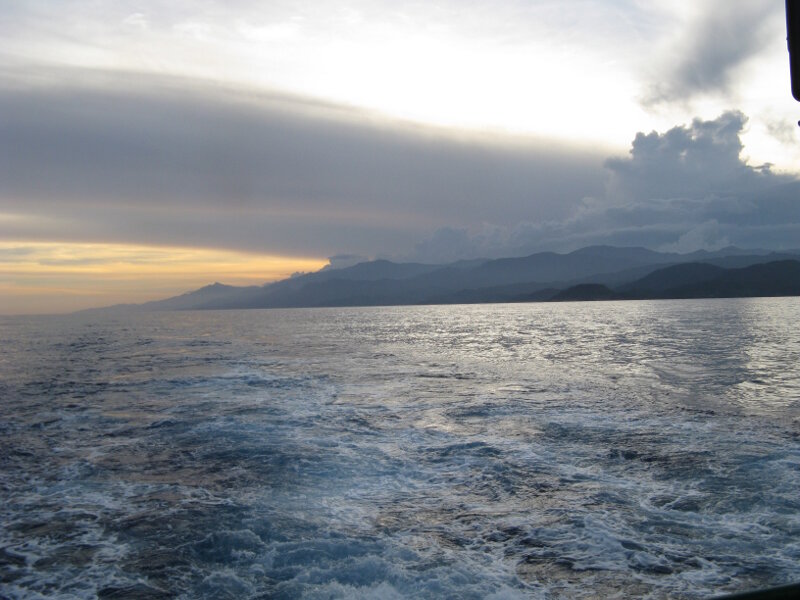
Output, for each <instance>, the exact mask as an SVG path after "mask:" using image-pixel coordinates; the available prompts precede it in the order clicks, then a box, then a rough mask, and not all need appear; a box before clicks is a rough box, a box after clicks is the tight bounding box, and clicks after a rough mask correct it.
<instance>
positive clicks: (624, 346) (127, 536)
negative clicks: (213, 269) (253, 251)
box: [0, 299, 800, 599]
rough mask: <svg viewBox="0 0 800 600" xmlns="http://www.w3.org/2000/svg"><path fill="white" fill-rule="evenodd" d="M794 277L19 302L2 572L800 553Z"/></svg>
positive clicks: (30, 574)
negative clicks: (487, 292)
mask: <svg viewBox="0 0 800 600" xmlns="http://www.w3.org/2000/svg"><path fill="white" fill-rule="evenodd" d="M798 322H800V300H798V299H753V300H714V301H675V302H673V301H656V302H601V303H581V304H572V303H565V304H530V305H483V306H437V307H427V306H426V307H396V308H368V309H365V308H347V309H314V310H273V311H228V312H185V313H162V314H138V315H132V316H129V317H124V318H123V317H119V316H107V317H102V318H89V317H87V316H72V317H37V318H8V319H3V320H0V401H1V402H2V414H1V415H0V596H3V597H9V598H31V597H33V598H36V597H39V598H50V597H52V598H55V597H58V598H94V597H100V598H168V597H176V596H177V597H185V598H203V597H205V598H389V599H391V598H476V599H477V598H497V599H501V598H503V599H505V598H548V599H550V598H613V597H618V598H626V597H647V598H705V597H708V596H709V595H712V594H715V593H722V592H726V591H735V590H744V589H750V588H756V587H762V586H766V585H778V584H782V583H788V582H792V581H799V580H800V370H798V368H797V365H799V364H800V328H798V327H796V323H798Z"/></svg>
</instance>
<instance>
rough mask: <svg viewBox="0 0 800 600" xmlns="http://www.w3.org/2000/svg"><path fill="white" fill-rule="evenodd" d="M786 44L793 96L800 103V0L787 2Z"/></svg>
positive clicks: (788, 0)
mask: <svg viewBox="0 0 800 600" xmlns="http://www.w3.org/2000/svg"><path fill="white" fill-rule="evenodd" d="M786 43H787V45H788V46H789V68H790V70H791V74H792V96H794V99H795V100H797V101H798V102H800V0H786Z"/></svg>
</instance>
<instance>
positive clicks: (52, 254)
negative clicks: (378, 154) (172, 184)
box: [0, 242, 328, 314]
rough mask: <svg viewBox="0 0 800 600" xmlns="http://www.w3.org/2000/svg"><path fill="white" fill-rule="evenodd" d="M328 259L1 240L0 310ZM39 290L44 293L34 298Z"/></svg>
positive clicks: (247, 277)
mask: <svg viewBox="0 0 800 600" xmlns="http://www.w3.org/2000/svg"><path fill="white" fill-rule="evenodd" d="M327 262H328V261H327V260H324V259H315V258H302V257H286V256H264V255H258V254H247V253H243V252H232V251H226V250H214V249H208V248H169V247H158V246H134V245H126V244H79V243H59V242H18V243H10V242H2V243H0V298H2V303H0V314H23V313H29V312H41V311H42V310H43V309H44V308H45V307H47V310H52V311H53V312H66V311H70V310H77V309H81V308H88V307H92V306H106V305H109V304H114V303H123V302H126V303H127V302H145V301H148V300H154V299H159V298H164V297H166V296H169V295H175V294H180V293H183V292H187V291H190V290H193V289H196V288H198V287H200V286H203V285H206V284H209V283H211V282H213V281H219V282H222V283H225V284H229V285H261V284H263V283H266V282H269V281H275V280H278V279H284V278H286V277H288V276H290V275H291V274H292V273H294V272H298V271H317V270H319V269H321V268H322V267H323V266H325V264H327ZM43 296H46V297H47V299H46V300H40V298H41V297H43ZM54 298H57V299H58V304H57V305H56V306H54V305H53V299H54Z"/></svg>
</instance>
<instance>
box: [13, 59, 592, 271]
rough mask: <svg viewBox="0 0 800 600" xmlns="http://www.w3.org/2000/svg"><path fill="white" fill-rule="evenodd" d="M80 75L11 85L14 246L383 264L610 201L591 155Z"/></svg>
mask: <svg viewBox="0 0 800 600" xmlns="http://www.w3.org/2000/svg"><path fill="white" fill-rule="evenodd" d="M74 75H76V76H77V77H78V81H82V83H77V84H76V83H63V82H62V83H59V84H55V83H53V82H52V81H50V82H49V83H48V84H20V83H19V82H18V81H17V80H14V79H13V78H10V77H6V78H5V80H0V136H2V139H3V143H2V144H1V145H0V213H8V214H16V215H23V216H25V217H26V218H25V219H22V220H19V219H18V220H11V221H0V235H2V234H4V235H5V236H8V237H32V238H38V239H77V240H86V239H95V240H103V241H126V242H143V243H161V244H164V243H167V244H182V245H187V244H188V245H202V246H215V247H227V248H237V249H245V250H257V251H264V252H278V253H298V252H301V253H305V254H315V255H319V254H320V253H324V254H325V255H329V254H333V253H336V252H342V251H344V252H357V253H369V254H374V253H376V252H381V251H396V250H398V249H400V248H407V247H409V246H410V245H411V243H412V242H413V240H415V239H420V237H421V236H423V235H425V234H427V233H429V232H430V231H433V230H434V229H435V228H436V226H437V225H445V224H459V225H461V226H468V227H469V226H474V225H475V224H479V223H482V222H492V223H499V224H503V225H509V224H511V223H514V222H519V221H526V220H535V219H558V218H563V217H564V216H566V215H567V214H569V212H570V210H571V209H572V208H573V207H574V206H575V205H576V203H577V202H579V201H580V199H581V198H582V197H584V196H587V195H592V194H596V193H598V191H599V190H600V189H601V188H602V176H603V175H602V159H601V157H600V156H599V155H598V154H593V153H591V152H588V151H575V150H574V149H566V148H561V149H559V148H556V147H553V146H552V145H549V146H548V145H545V144H544V143H531V142H528V141H521V140H519V139H513V138H500V137H497V136H488V135H487V136H477V135H475V136H471V137H458V136H456V135H453V134H451V133H446V132H444V131H439V130H435V129H425V128H422V127H418V126H410V125H404V124H401V123H397V122H390V121H387V120H382V119H380V118H378V117H376V116H374V115H370V114H367V113H363V112H359V111H356V110H354V109H353V110H351V109H346V108H342V107H338V106H333V105H328V104H325V103H322V102H313V101H308V100H303V99H300V98H293V97H288V96H278V95H273V96H255V95H247V94H245V93H241V92H240V93H233V92H228V91H225V90H221V89H215V88H214V87H212V86H208V85H202V84H199V83H197V82H188V81H178V80H174V79H173V80H169V79H158V78H152V77H149V78H148V77H144V76H133V75H130V76H125V77H123V76H122V75H112V76H106V77H104V78H103V77H101V78H99V79H96V78H95V79H91V80H89V76H88V75H86V74H84V73H81V72H76V73H74ZM61 77H62V81H63V75H62V76H61ZM92 77H96V76H92ZM26 80H27V81H35V80H36V78H34V77H30V76H27V77H26Z"/></svg>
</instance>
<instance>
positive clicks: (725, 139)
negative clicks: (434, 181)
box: [414, 111, 800, 258]
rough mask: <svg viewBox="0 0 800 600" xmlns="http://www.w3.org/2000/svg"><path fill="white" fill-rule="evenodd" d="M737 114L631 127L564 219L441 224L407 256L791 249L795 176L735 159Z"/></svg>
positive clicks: (798, 236) (799, 240)
mask: <svg viewBox="0 0 800 600" xmlns="http://www.w3.org/2000/svg"><path fill="white" fill-rule="evenodd" d="M746 121H747V119H746V117H745V116H744V115H743V114H741V113H739V112H736V111H731V112H726V113H724V114H722V115H720V117H718V118H717V119H713V120H710V121H703V120H700V119H695V120H694V121H693V122H692V123H691V124H690V125H688V126H681V127H674V128H672V129H670V130H669V131H667V132H664V133H656V132H652V133H649V134H644V133H639V134H637V135H636V137H635V139H634V141H633V144H632V146H631V151H630V153H629V155H628V156H627V157H625V158H613V159H609V160H607V161H606V163H605V164H606V168H607V169H608V186H607V190H606V193H605V196H604V197H598V198H587V199H584V201H583V202H582V204H581V206H580V207H579V208H578V209H577V210H575V211H574V213H573V214H572V215H571V216H570V217H569V218H566V219H556V220H550V221H547V220H543V221H538V222H527V223H520V224H518V225H516V226H514V227H509V228H493V229H489V230H484V231H480V232H477V233H476V232H469V231H467V230H465V229H463V228H444V229H441V230H440V231H438V232H436V234H435V235H434V236H432V237H431V238H430V239H429V240H426V241H425V242H423V243H420V244H418V245H417V248H416V255H414V256H419V257H421V256H425V255H431V254H438V255H440V256H442V257H448V258H450V257H452V256H456V255H458V256H460V257H464V258H466V257H477V256H503V255H511V254H517V255H521V254H527V253H530V252H535V251H541V250H561V251H566V250H573V249H576V248H579V247H582V246H587V245H591V244H611V245H616V246H646V247H649V248H655V249H662V250H672V251H680V252H690V251H693V250H698V249H716V248H721V247H723V246H727V245H731V244H734V245H739V246H741V247H743V248H748V247H749V248H770V249H792V248H798V247H800V182H798V181H797V180H796V179H795V178H793V177H789V176H786V175H778V174H775V173H773V172H771V171H770V169H769V167H768V166H755V167H754V166H751V165H749V164H747V163H746V162H745V161H744V160H743V159H742V158H741V151H742V143H741V140H740V137H739V136H740V134H741V132H742V129H743V128H744V126H745V123H746Z"/></svg>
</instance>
